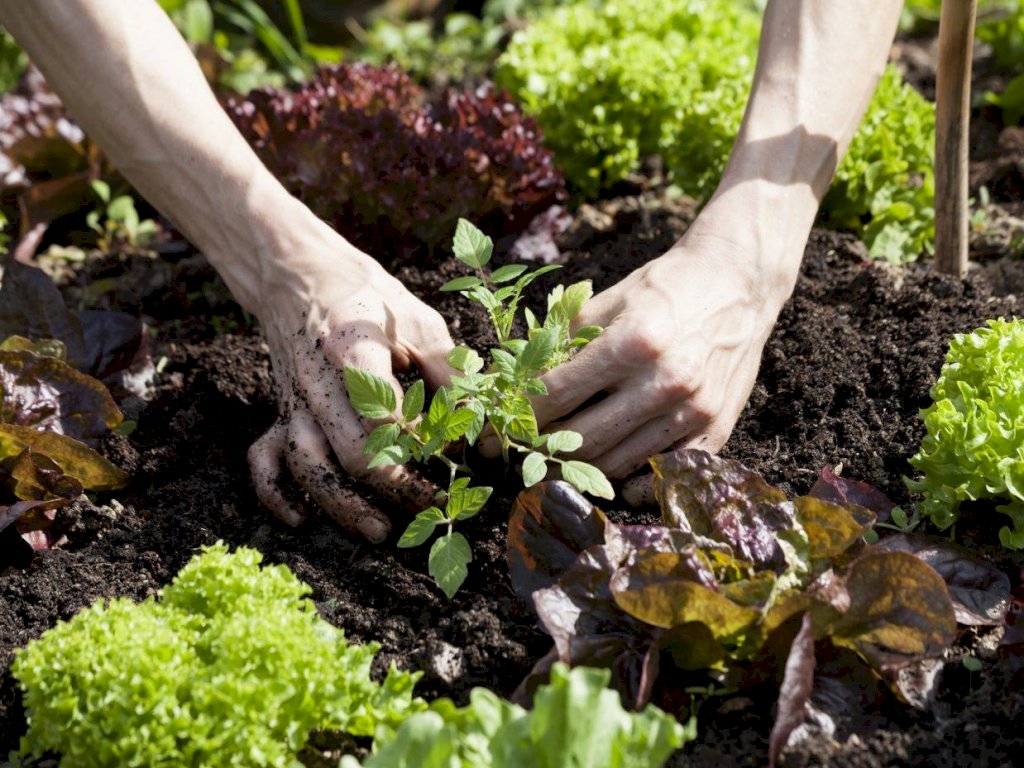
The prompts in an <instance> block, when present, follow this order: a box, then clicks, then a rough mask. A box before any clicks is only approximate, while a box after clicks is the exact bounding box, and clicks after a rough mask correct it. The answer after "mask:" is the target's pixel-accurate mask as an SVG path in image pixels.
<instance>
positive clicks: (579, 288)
mask: <svg viewBox="0 0 1024 768" xmlns="http://www.w3.org/2000/svg"><path fill="white" fill-rule="evenodd" d="M593 295H594V289H593V287H592V286H591V283H590V281H589V280H584V281H582V282H579V283H575V284H573V285H570V286H569V287H568V288H566V289H565V293H564V295H563V296H562V298H561V300H560V301H559V302H558V304H557V305H555V308H554V309H553V310H552V313H551V314H553V315H556V316H558V319H559V320H564V321H565V322H566V323H571V322H572V320H573V318H575V317H576V315H578V314H579V313H580V311H581V310H582V309H583V305H584V304H586V303H587V301H589V299H590V297H591V296H593Z"/></svg>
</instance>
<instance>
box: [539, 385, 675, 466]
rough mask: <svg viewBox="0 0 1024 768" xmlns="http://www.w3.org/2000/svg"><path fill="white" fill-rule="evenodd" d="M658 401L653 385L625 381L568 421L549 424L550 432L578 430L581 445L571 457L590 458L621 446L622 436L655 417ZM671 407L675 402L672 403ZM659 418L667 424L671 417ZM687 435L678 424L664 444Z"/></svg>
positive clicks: (584, 459) (587, 459)
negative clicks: (637, 384)
mask: <svg viewBox="0 0 1024 768" xmlns="http://www.w3.org/2000/svg"><path fill="white" fill-rule="evenodd" d="M659 404H660V400H659V398H658V397H657V395H656V393H655V392H654V386H653V385H651V384H641V385H639V386H630V383H629V382H627V383H625V384H624V385H623V387H622V388H621V389H619V390H618V391H616V392H613V393H612V394H610V395H609V396H608V397H606V398H605V399H604V400H601V401H600V402H598V403H595V404H594V405H592V406H590V407H589V408H587V409H585V410H584V411H582V412H580V413H578V414H576V415H575V416H573V417H572V418H570V419H569V420H568V421H564V422H560V423H558V424H551V425H549V431H553V430H555V429H559V430H562V429H568V430H572V431H573V432H579V433H580V434H581V435H583V447H582V448H580V449H579V450H578V451H576V452H575V453H574V454H573V458H576V459H581V460H583V461H590V460H592V459H594V458H597V457H598V456H604V455H605V454H607V453H609V452H610V451H612V450H613V449H614V448H615V447H616V446H618V445H620V444H621V443H622V437H623V435H632V434H633V433H634V432H636V431H637V429H639V428H641V427H642V426H643V425H645V424H647V423H649V422H651V421H652V420H653V419H654V418H656V417H658V416H659V415H660V414H658V413H657V412H656V411H655V410H654V409H656V408H657V407H658V405H659ZM672 407H673V408H675V407H678V405H677V404H675V403H673V404H672ZM661 421H663V422H664V423H665V424H666V426H668V425H669V424H670V423H671V422H672V419H668V418H664V417H662V418H661ZM686 434H687V432H686V425H685V424H682V425H680V426H678V427H677V428H676V431H675V432H672V433H671V434H667V435H666V439H665V445H666V446H667V445H671V444H672V443H673V442H675V441H676V440H679V439H680V438H682V437H683V436H685V435H686Z"/></svg>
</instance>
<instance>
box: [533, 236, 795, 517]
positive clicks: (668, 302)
mask: <svg viewBox="0 0 1024 768" xmlns="http://www.w3.org/2000/svg"><path fill="white" fill-rule="evenodd" d="M742 251H743V249H741V248H739V247H737V245H736V244H735V243H733V242H730V241H728V240H727V239H724V238H720V237H717V236H712V235H708V234H704V235H702V234H699V233H696V232H694V234H693V235H692V236H687V237H685V238H683V240H681V241H680V242H679V243H678V244H677V245H676V246H674V247H673V248H672V249H671V250H670V251H669V252H668V253H666V254H665V255H663V256H661V257H660V258H658V259H655V260H654V261H651V262H649V263H648V264H646V265H645V266H643V267H641V268H639V269H637V270H636V271H635V272H633V273H632V274H631V275H629V276H628V277H627V278H625V279H624V280H622V281H621V282H620V283H618V284H617V285H615V286H612V287H611V288H609V289H607V290H605V291H603V292H602V293H600V294H598V295H597V296H595V297H594V298H593V299H591V301H590V302H588V303H587V305H586V306H585V307H584V308H583V311H582V312H581V313H580V315H579V316H578V317H577V318H576V321H575V322H576V323H577V324H578V325H581V326H582V325H600V326H603V327H604V328H605V330H604V332H603V333H602V334H601V336H599V337H598V338H597V339H596V340H594V341H592V342H591V343H590V344H589V345H587V346H586V347H585V348H584V349H583V350H582V351H581V352H580V353H579V354H578V355H577V356H576V357H575V358H573V359H572V360H570V361H569V362H567V363H564V364H563V365H561V366H559V367H558V368H556V369H554V370H552V371H550V372H549V373H548V374H547V375H545V377H544V383H545V384H546V385H547V389H548V395H547V396H546V397H541V398H538V399H537V401H536V403H535V411H536V413H537V419H538V423H539V424H541V426H542V429H543V428H545V427H546V431H551V430H554V429H571V430H574V431H576V432H579V433H581V434H582V435H583V437H584V443H583V447H582V448H581V449H580V450H579V451H577V452H576V454H575V455H574V458H578V459H580V460H583V461H587V462H590V463H591V464H594V465H596V466H597V467H598V468H599V469H601V470H602V471H603V472H604V473H605V474H606V475H608V476H609V477H619V478H621V477H625V476H627V475H629V474H630V473H632V472H634V471H635V470H636V469H638V468H640V467H642V466H643V465H645V464H646V462H647V459H648V458H649V457H650V456H651V455H653V454H656V453H660V452H662V451H664V450H668V449H670V448H674V447H690V448H703V449H705V450H708V451H717V450H718V449H720V448H721V447H722V445H724V443H725V441H726V439H727V438H728V437H729V434H730V433H731V432H732V429H733V427H734V426H735V424H736V420H737V419H738V418H739V415H740V412H741V411H742V410H743V406H744V404H745V403H746V400H747V397H748V396H749V394H750V390H751V389H752V387H753V384H754V380H755V378H756V376H757V371H758V366H759V363H760V359H761V351H762V348H763V347H764V344H765V342H766V340H767V338H768V335H769V333H770V332H771V329H772V326H773V325H774V322H775V319H776V317H777V316H778V312H779V310H780V309H781V307H782V304H783V303H784V301H785V299H786V297H788V295H789V291H790V290H791V288H792V282H791V281H789V279H788V278H786V279H782V280H779V281H776V280H767V281H762V280H760V279H759V275H758V273H757V271H756V270H754V269H752V268H751V267H750V266H749V264H750V261H751V259H750V256H749V254H746V253H743V252H742ZM745 259H746V261H745ZM797 263H799V261H798V259H797ZM793 279H795V277H794V278H793ZM602 396H603V397H602ZM598 397H600V398H601V399H597V398H598ZM646 488H649V480H645V481H641V482H639V483H636V482H633V483H631V484H628V485H627V489H626V491H627V492H626V496H627V500H633V501H638V500H641V499H643V498H644V497H645V490H646Z"/></svg>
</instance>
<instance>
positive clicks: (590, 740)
mask: <svg viewBox="0 0 1024 768" xmlns="http://www.w3.org/2000/svg"><path fill="white" fill-rule="evenodd" d="M608 678H609V674H608V672H607V671H605V670H600V669H586V668H577V669H573V670H569V669H568V668H566V667H565V666H564V665H556V666H555V667H554V668H553V669H552V671H551V682H550V684H548V685H544V686H541V688H540V690H539V691H538V692H537V695H536V697H535V699H534V707H533V709H532V710H530V711H526V710H524V709H523V708H522V707H519V706H516V705H515V704H510V703H509V702H507V701H504V700H502V699H501V698H499V697H498V696H496V695H495V694H493V693H492V692H491V691H488V690H486V689H484V688H474V689H473V691H472V692H471V693H470V697H469V704H468V705H467V706H465V707H461V708H456V707H455V705H454V704H452V702H451V701H449V700H447V699H440V700H438V701H435V702H433V703H432V704H431V706H430V709H429V711H427V712H420V713H418V714H415V715H413V716H412V717H411V718H409V719H408V720H407V721H406V722H405V723H403V724H402V726H401V728H399V729H398V731H397V732H396V733H395V734H394V736H393V737H391V738H387V739H378V740H377V741H376V742H375V744H374V754H373V756H372V757H370V758H369V759H367V761H366V762H365V763H364V764H363V765H364V766H365V768H515V767H518V766H531V768H584V767H585V768H625V767H626V766H629V767H630V768H658V766H661V765H663V764H664V763H665V760H667V759H668V757H669V756H670V755H671V754H672V752H673V751H675V750H676V749H678V748H679V747H681V746H682V745H683V743H684V742H686V741H689V740H691V739H693V738H694V735H695V734H694V730H693V724H692V723H691V724H690V726H688V727H687V728H684V727H683V726H681V725H679V723H677V722H676V721H675V720H674V719H673V718H672V717H670V716H669V715H667V714H665V713H664V712H662V711H661V710H659V709H658V708H657V707H653V706H648V707H646V708H645V709H644V710H643V711H642V712H639V713H636V712H628V711H626V710H625V709H623V707H622V704H621V703H620V702H619V697H618V695H617V694H616V693H615V692H614V691H610V690H608V688H607V685H608ZM358 766H359V763H358V761H356V760H355V758H353V757H346V758H344V759H343V760H342V762H341V766H340V768H358Z"/></svg>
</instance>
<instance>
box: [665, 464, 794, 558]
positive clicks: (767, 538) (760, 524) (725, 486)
mask: <svg viewBox="0 0 1024 768" xmlns="http://www.w3.org/2000/svg"><path fill="white" fill-rule="evenodd" d="M651 466H652V467H653V469H654V492H655V496H656V497H657V499H658V501H659V503H660V504H661V510H662V515H663V516H664V518H665V522H667V523H668V524H669V525H673V526H675V527H677V528H679V529H681V530H683V531H684V532H687V533H693V534H694V535H695V536H698V537H704V538H708V539H712V540H713V541H718V542H722V543H724V544H728V545H729V546H730V547H731V548H732V550H733V552H734V553H736V555H737V556H739V557H740V558H742V559H744V560H748V561H750V562H752V563H756V564H758V565H767V566H769V567H773V568H776V569H779V570H781V569H782V568H784V567H785V556H784V554H783V551H782V548H781V547H780V545H779V541H778V536H777V532H778V531H788V530H790V529H792V528H793V525H794V520H793V508H792V505H791V504H789V503H788V502H787V500H786V495H785V494H784V493H783V492H782V491H780V490H779V489H778V488H773V487H772V486H770V485H768V483H766V482H765V480H764V478H763V477H761V476H760V475H759V474H757V473H756V472H754V471H753V470H750V469H747V468H746V467H744V466H743V465H742V464H740V463H739V462H738V461H734V460H731V459H723V458H721V457H719V456H713V455H712V454H710V453H707V452H706V451H699V450H695V449H684V450H678V451H674V452H672V453H664V454H661V455H660V456H655V457H654V458H652V459H651Z"/></svg>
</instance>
